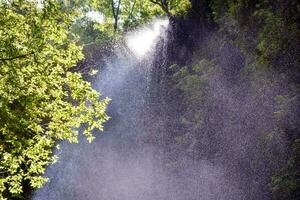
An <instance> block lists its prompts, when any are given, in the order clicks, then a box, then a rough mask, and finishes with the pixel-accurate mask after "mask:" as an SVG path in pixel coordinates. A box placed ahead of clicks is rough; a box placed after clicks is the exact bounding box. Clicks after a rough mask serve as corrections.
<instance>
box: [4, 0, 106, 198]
mask: <svg viewBox="0 0 300 200" xmlns="http://www.w3.org/2000/svg"><path fill="white" fill-rule="evenodd" d="M0 14H1V18H0V24H1V26H0V27H1V28H0V199H2V200H3V199H6V198H8V199H12V198H13V197H18V196H21V195H22V192H23V189H24V188H23V187H24V186H25V185H28V186H29V187H31V188H39V187H41V186H42V185H43V184H44V183H45V182H46V181H47V178H46V177H44V176H43V174H44V172H45V169H46V167H47V166H48V165H49V164H51V163H53V162H55V160H56V157H55V156H54V155H53V150H54V148H55V146H56V144H57V142H58V141H61V140H68V141H69V142H78V134H79V130H78V129H79V127H80V126H82V125H83V127H84V128H83V129H84V130H83V134H84V135H85V136H86V138H87V140H88V141H89V142H91V141H92V140H93V139H94V136H93V134H92V130H93V129H99V130H103V123H104V122H105V121H107V120H108V119H109V117H108V116H107V115H106V113H105V110H106V107H107V104H108V103H109V100H108V99H102V100H101V99H99V98H100V94H99V93H98V92H97V91H95V90H94V89H92V87H91V84H90V83H88V82H86V81H84V80H83V79H82V77H81V74H80V73H78V72H72V67H73V66H75V65H76V63H77V62H78V61H79V60H81V59H82V58H83V54H82V52H81V48H80V47H79V46H77V45H76V43H75V37H73V36H72V35H70V32H69V30H70V27H71V24H72V20H73V18H74V15H75V13H74V12H72V13H71V12H70V10H67V9H65V7H64V6H63V4H62V3H59V1H55V0H45V1H44V2H43V4H42V5H39V6H37V4H36V3H34V2H33V1H23V0H11V1H9V0H5V1H4V0H3V1H2V0H1V1H0Z"/></svg>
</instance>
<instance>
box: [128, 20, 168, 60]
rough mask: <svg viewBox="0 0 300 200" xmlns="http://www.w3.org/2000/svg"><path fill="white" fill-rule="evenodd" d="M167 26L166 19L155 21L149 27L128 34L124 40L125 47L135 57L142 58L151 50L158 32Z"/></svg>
mask: <svg viewBox="0 0 300 200" xmlns="http://www.w3.org/2000/svg"><path fill="white" fill-rule="evenodd" d="M168 25H169V20H168V19H158V20H155V21H154V22H153V23H152V24H151V25H150V26H148V27H145V28H142V29H138V30H137V31H135V32H133V33H131V34H129V35H128V36H127V38H126V43H127V46H128V47H129V49H130V50H131V51H132V52H133V53H134V54H135V55H136V57H138V58H142V57H144V56H145V55H146V54H147V53H149V52H150V51H151V49H152V48H153V46H154V44H155V41H156V39H157V38H158V37H159V35H160V32H161V31H162V30H163V29H165V28H167V27H168Z"/></svg>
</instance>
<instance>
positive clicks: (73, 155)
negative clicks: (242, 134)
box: [33, 19, 243, 200]
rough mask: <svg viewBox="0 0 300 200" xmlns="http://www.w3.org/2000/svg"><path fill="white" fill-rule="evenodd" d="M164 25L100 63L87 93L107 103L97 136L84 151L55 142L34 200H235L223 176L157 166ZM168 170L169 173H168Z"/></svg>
mask: <svg viewBox="0 0 300 200" xmlns="http://www.w3.org/2000/svg"><path fill="white" fill-rule="evenodd" d="M168 31H170V27H169V24H168V20H165V19H158V20H155V21H153V22H152V23H151V24H149V25H146V26H144V27H141V28H139V29H137V30H135V31H132V32H130V33H128V34H127V35H126V36H125V44H117V45H116V46H115V47H114V52H113V54H112V55H110V56H108V57H107V58H105V61H104V66H99V68H101V69H102V70H100V71H101V73H99V75H98V76H97V78H96V79H95V80H94V87H95V88H97V89H98V90H99V91H101V93H102V95H103V96H108V97H110V98H111V99H112V102H111V105H110V106H109V111H108V112H109V115H110V116H111V117H112V119H111V120H110V121H109V122H108V123H107V124H106V126H105V127H106V130H105V131H104V132H103V133H95V134H96V136H97V138H96V140H95V141H94V142H93V143H92V144H88V143H87V142H86V141H85V140H84V138H83V137H81V138H80V142H79V144H69V143H67V142H62V144H61V146H62V148H61V150H59V151H57V152H56V154H58V156H59V157H60V159H59V161H58V162H57V163H56V164H53V165H51V166H50V167H49V168H48V169H47V172H46V175H47V177H49V179H50V181H49V182H48V183H47V184H46V185H45V187H43V188H41V189H39V190H36V191H35V192H34V196H33V200H210V199H218V200H228V199H230V200H240V199H243V196H242V194H241V191H240V190H239V189H238V188H236V187H234V186H233V185H232V183H231V182H230V181H228V180H226V179H225V178H224V177H223V174H224V173H223V169H222V167H220V166H214V165H213V164H212V163H210V162H208V161H206V160H202V161H194V160H192V159H190V158H188V157H185V156H182V157H181V158H179V159H175V158H169V160H171V161H172V160H174V161H173V162H176V165H177V166H180V168H177V169H174V168H173V169H172V170H169V166H172V165H173V164H174V163H172V162H169V163H165V162H164V157H167V156H168V155H167V152H164V150H163V148H162V147H163V146H164V145H165V140H164V136H165V133H164V132H165V131H166V129H165V126H166V124H167V122H168V118H167V115H166V113H165V112H166V107H167V106H166V105H167V103H168V102H166V99H165V94H166V93H167V86H166V84H167V83H166V67H167V66H166V62H165V60H166V59H167V55H166V53H165V51H164V49H165V48H166V46H165V45H166V42H165V41H167V39H168V38H167V35H168V34H167V32H168ZM174 170H175V171H174Z"/></svg>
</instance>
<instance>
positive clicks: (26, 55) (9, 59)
mask: <svg viewBox="0 0 300 200" xmlns="http://www.w3.org/2000/svg"><path fill="white" fill-rule="evenodd" d="M32 54H34V53H33V52H31V53H28V54H24V55H18V56H15V57H10V58H0V61H2V62H3V61H11V60H16V59H20V58H26V57H28V56H29V55H32Z"/></svg>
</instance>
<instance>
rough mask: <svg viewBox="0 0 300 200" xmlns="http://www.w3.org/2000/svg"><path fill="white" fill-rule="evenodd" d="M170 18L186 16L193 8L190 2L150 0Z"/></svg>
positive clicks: (185, 0)
mask: <svg viewBox="0 0 300 200" xmlns="http://www.w3.org/2000/svg"><path fill="white" fill-rule="evenodd" d="M149 1H150V2H152V3H153V4H154V5H158V6H159V7H160V9H161V10H162V11H163V12H164V13H165V14H167V15H168V16H175V15H177V16H184V15H185V14H187V12H188V11H189V10H190V8H191V2H190V1H189V0H149Z"/></svg>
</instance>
